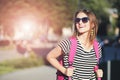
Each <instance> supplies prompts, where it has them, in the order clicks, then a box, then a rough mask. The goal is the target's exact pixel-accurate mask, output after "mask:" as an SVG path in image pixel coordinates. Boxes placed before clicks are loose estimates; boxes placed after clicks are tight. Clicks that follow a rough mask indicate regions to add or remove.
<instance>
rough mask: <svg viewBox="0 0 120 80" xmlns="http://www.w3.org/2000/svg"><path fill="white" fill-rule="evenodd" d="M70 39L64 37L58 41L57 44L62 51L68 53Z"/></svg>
mask: <svg viewBox="0 0 120 80" xmlns="http://www.w3.org/2000/svg"><path fill="white" fill-rule="evenodd" d="M70 44H71V42H70V39H69V38H64V39H62V40H60V41H59V43H58V46H59V47H60V48H61V49H62V50H63V52H64V53H68V52H69V49H70Z"/></svg>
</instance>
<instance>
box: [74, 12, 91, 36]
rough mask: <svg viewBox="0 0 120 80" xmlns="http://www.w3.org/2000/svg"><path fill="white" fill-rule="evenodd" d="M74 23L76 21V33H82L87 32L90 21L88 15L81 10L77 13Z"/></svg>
mask: <svg viewBox="0 0 120 80" xmlns="http://www.w3.org/2000/svg"><path fill="white" fill-rule="evenodd" d="M75 23H76V28H77V31H78V33H80V34H83V33H86V32H87V33H88V32H89V30H90V21H89V18H88V16H87V15H86V14H85V13H83V12H80V13H78V15H77V17H76V19H75Z"/></svg>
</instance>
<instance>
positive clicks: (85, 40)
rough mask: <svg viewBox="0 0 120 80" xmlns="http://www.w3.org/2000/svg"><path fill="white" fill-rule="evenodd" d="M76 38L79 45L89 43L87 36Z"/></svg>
mask: <svg viewBox="0 0 120 80" xmlns="http://www.w3.org/2000/svg"><path fill="white" fill-rule="evenodd" d="M77 38H78V40H79V41H80V43H83V44H87V43H89V38H88V34H79V35H78V36H77Z"/></svg>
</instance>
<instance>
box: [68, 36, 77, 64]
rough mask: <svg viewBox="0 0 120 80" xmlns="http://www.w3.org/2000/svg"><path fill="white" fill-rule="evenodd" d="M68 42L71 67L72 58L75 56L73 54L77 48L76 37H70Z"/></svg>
mask: <svg viewBox="0 0 120 80" xmlns="http://www.w3.org/2000/svg"><path fill="white" fill-rule="evenodd" d="M70 42H71V45H70V52H69V59H68V61H69V65H72V64H73V60H74V56H75V53H76V48H77V40H76V37H70Z"/></svg>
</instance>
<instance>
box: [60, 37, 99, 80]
mask: <svg viewBox="0 0 120 80" xmlns="http://www.w3.org/2000/svg"><path fill="white" fill-rule="evenodd" d="M70 43H71V42H70V40H69V39H64V40H62V41H60V43H59V44H58V46H60V47H61V48H62V50H63V52H64V58H63V59H64V67H66V68H67V67H68V54H69V51H70ZM99 54H100V57H101V47H100V45H99ZM97 63H98V62H97V58H96V54H95V51H94V49H91V51H90V52H86V51H85V50H84V49H83V47H82V46H81V44H80V42H79V40H78V39H77V49H76V55H75V57H74V63H73V67H75V70H74V73H73V76H72V80H84V79H87V80H90V79H92V80H93V79H94V80H95V77H96V76H95V72H94V66H95V65H96V64H97ZM64 80H68V79H67V77H66V78H65V79H64Z"/></svg>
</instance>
